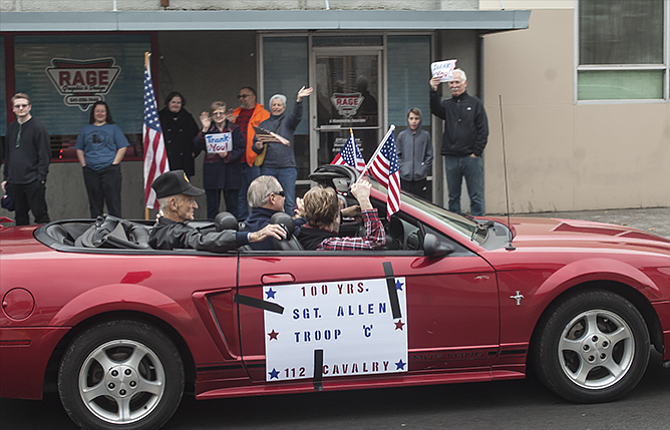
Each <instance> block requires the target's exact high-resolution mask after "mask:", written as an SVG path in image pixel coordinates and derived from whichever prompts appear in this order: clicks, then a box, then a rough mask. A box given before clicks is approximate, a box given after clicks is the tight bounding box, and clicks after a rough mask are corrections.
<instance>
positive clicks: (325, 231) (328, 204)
mask: <svg viewBox="0 0 670 430" xmlns="http://www.w3.org/2000/svg"><path fill="white" fill-rule="evenodd" d="M370 188H371V184H370V180H369V179H368V178H367V177H362V178H361V179H359V180H358V182H356V183H355V184H353V185H352V186H351V194H352V195H353V196H354V197H356V200H358V203H359V204H360V208H361V213H362V216H363V223H364V224H365V237H340V236H339V235H338V234H339V233H338V232H339V229H340V221H341V215H340V205H339V202H338V199H337V193H336V192H335V190H334V189H332V188H323V187H320V186H319V187H315V188H312V189H310V190H309V191H307V193H305V197H304V198H303V201H304V213H305V218H306V219H307V224H305V225H304V226H303V227H302V228H301V229H300V233H299V234H298V235H297V237H298V240H299V241H300V243H301V244H302V246H303V247H304V248H305V249H309V250H317V251H321V250H326V251H358V250H375V249H381V247H382V246H384V244H385V243H386V233H384V226H383V225H382V223H381V221H380V220H379V215H378V214H377V209H374V208H373V207H372V203H371V202H370Z"/></svg>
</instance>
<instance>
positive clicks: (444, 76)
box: [430, 60, 458, 82]
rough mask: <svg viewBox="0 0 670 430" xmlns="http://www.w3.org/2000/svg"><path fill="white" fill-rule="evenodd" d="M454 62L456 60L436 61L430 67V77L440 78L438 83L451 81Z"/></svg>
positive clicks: (454, 66)
mask: <svg viewBox="0 0 670 430" xmlns="http://www.w3.org/2000/svg"><path fill="white" fill-rule="evenodd" d="M456 61H458V60H447V61H437V62H435V63H432V64H431V65H430V72H431V74H432V76H433V77H438V78H440V82H448V81H453V80H454V69H455V68H456Z"/></svg>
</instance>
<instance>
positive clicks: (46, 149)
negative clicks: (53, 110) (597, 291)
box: [4, 117, 51, 185]
mask: <svg viewBox="0 0 670 430" xmlns="http://www.w3.org/2000/svg"><path fill="white" fill-rule="evenodd" d="M20 128H21V141H20V143H19V147H18V148H17V147H16V138H17V135H18V134H19V123H18V122H17V121H14V122H12V123H11V124H9V126H8V127H7V138H6V140H5V172H4V180H5V181H7V182H8V183H10V184H13V185H25V184H29V183H31V182H33V181H35V180H38V181H40V182H44V181H46V180H47V174H48V173H49V163H50V162H51V141H50V138H49V133H48V132H47V129H46V127H45V126H44V124H42V123H41V122H40V121H39V120H38V119H36V118H34V117H32V118H30V119H29V120H28V121H26V122H24V123H23V124H21V127H20Z"/></svg>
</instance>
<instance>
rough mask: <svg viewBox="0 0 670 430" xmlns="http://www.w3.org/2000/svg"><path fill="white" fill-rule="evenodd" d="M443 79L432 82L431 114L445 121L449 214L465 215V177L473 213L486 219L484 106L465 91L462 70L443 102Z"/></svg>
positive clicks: (485, 128) (443, 153) (485, 124)
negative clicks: (483, 154)
mask: <svg viewBox="0 0 670 430" xmlns="http://www.w3.org/2000/svg"><path fill="white" fill-rule="evenodd" d="M439 85H440V78H439V77H434V78H432V79H431V80H430V111H431V112H432V114H433V115H435V116H437V117H438V118H441V119H443V120H444V135H443V136H442V150H441V151H440V153H441V154H442V155H444V166H445V170H446V174H447V188H448V189H449V210H450V211H451V212H456V213H461V183H462V182H463V177H465V183H466V185H467V187H468V195H469V196H470V213H471V214H472V215H473V216H482V215H484V186H483V185H484V184H483V172H482V158H481V157H482V153H483V152H484V147H485V146H486V142H487V140H488V136H489V125H488V119H487V118H486V111H484V104H483V103H482V101H481V100H479V99H478V98H477V97H473V96H471V95H469V94H468V93H467V92H466V91H465V89H466V87H467V86H468V78H467V76H466V75H465V72H464V71H463V70H461V69H456V70H454V79H453V80H451V81H449V89H450V90H451V96H452V97H451V98H450V99H445V100H442V99H441V98H440V96H439V95H438V94H437V87H438V86H439Z"/></svg>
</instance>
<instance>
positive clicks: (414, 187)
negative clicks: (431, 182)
mask: <svg viewBox="0 0 670 430" xmlns="http://www.w3.org/2000/svg"><path fill="white" fill-rule="evenodd" d="M400 188H401V189H402V190H403V191H407V192H408V193H412V194H414V195H416V196H419V197H421V198H424V199H428V197H427V195H428V180H427V179H426V178H424V179H419V180H418V181H406V180H404V179H402V178H400Z"/></svg>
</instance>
